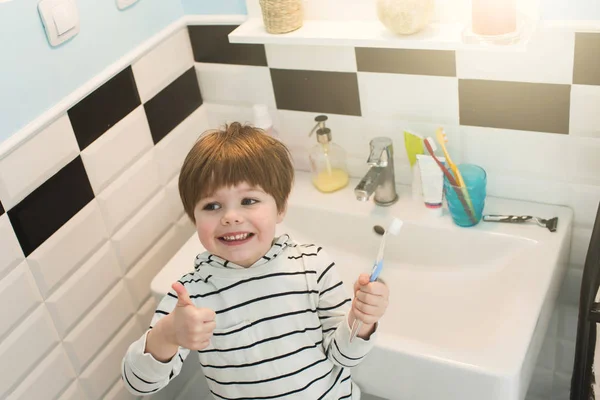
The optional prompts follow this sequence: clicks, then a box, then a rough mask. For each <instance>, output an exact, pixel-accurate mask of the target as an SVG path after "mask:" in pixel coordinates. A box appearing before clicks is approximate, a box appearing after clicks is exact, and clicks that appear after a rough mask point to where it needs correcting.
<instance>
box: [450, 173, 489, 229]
mask: <svg viewBox="0 0 600 400" xmlns="http://www.w3.org/2000/svg"><path fill="white" fill-rule="evenodd" d="M458 170H459V171H460V174H461V175H462V178H463V180H464V182H465V186H466V187H465V188H461V187H460V186H454V185H452V184H450V182H449V181H448V179H447V178H446V177H444V195H445V196H446V202H447V203H448V210H449V211H450V215H451V216H452V220H453V221H454V223H455V224H456V225H458V226H464V227H468V226H473V225H477V224H478V223H479V221H481V215H482V214H483V207H484V206H485V196H486V186H487V174H486V173H485V170H484V169H483V168H481V167H479V166H477V165H474V164H460V165H459V166H458ZM457 183H458V181H457Z"/></svg>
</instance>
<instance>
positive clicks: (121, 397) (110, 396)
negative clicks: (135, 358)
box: [102, 379, 139, 400]
mask: <svg viewBox="0 0 600 400" xmlns="http://www.w3.org/2000/svg"><path fill="white" fill-rule="evenodd" d="M133 399H139V397H138V396H134V395H132V394H131V393H129V392H128V391H127V388H125V384H124V383H123V380H121V379H119V380H118V381H117V383H115V385H114V386H113V387H112V388H111V389H110V390H109V391H108V393H106V394H105V395H104V396H103V397H102V400H133Z"/></svg>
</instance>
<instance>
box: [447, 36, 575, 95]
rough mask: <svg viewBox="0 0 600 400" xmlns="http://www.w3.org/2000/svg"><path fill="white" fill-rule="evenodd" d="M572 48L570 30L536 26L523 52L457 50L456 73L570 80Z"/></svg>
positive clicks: (500, 78)
mask: <svg viewBox="0 0 600 400" xmlns="http://www.w3.org/2000/svg"><path fill="white" fill-rule="evenodd" d="M574 52H575V34H574V33H573V32H567V31H562V32H561V31H547V30H546V31H544V30H541V29H540V30H538V31H537V32H536V33H535V34H534V36H533V37H532V38H531V41H530V43H529V44H528V47H527V51H524V52H523V51H518V52H493V51H474V50H458V51H457V52H456V74H457V76H458V77H459V78H462V79H488V80H498V81H517V82H540V83H567V84H570V83H571V82H573V55H574Z"/></svg>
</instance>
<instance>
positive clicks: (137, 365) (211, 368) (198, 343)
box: [122, 123, 388, 400]
mask: <svg viewBox="0 0 600 400" xmlns="http://www.w3.org/2000/svg"><path fill="white" fill-rule="evenodd" d="M293 180H294V170H293V167H292V162H291V160H290V154H289V151H288V149H287V148H286V147H285V146H284V145H283V144H282V143H281V142H279V141H278V140H276V139H273V138H271V137H270V136H268V135H266V134H265V133H264V132H263V131H261V130H259V129H256V128H253V127H250V126H242V125H241V124H239V123H232V124H231V125H229V126H226V127H225V129H224V130H221V131H210V132H207V133H205V134H204V135H202V137H201V138H200V139H199V140H198V141H197V142H196V144H195V145H194V146H193V148H192V149H191V151H190V152H189V154H188V155H187V157H186V159H185V161H184V163H183V166H182V168H181V174H180V176H179V192H180V195H181V200H182V202H183V206H184V209H185V211H186V213H187V215H188V216H189V217H190V219H191V220H192V221H193V222H194V223H195V225H196V230H197V232H198V237H199V239H200V242H201V243H202V245H203V246H204V247H205V249H206V252H205V253H202V254H200V255H198V256H197V257H196V260H195V269H194V272H191V273H189V274H186V275H184V276H183V277H182V278H181V279H180V280H179V281H177V282H175V283H174V284H173V285H172V289H173V290H172V291H171V292H169V293H168V294H167V295H166V296H165V297H164V298H163V299H162V301H161V302H160V304H159V305H158V308H157V310H156V313H155V314H154V317H153V318H152V323H151V327H150V329H149V330H148V331H147V332H146V333H145V334H144V335H143V336H142V337H141V338H140V339H139V340H137V341H136V342H134V343H133V344H132V345H131V346H130V347H129V350H128V351H127V354H126V355H125V357H124V359H123V368H122V375H123V380H124V382H125V384H126V386H127V388H128V389H129V391H130V392H131V393H133V394H134V395H149V394H152V393H155V392H157V391H158V390H160V389H161V388H163V387H165V386H166V385H167V384H168V383H169V381H170V380H171V379H173V378H174V377H175V376H176V375H177V374H178V373H179V372H180V371H181V367H182V365H183V361H184V360H185V358H186V357H187V356H188V355H189V354H190V352H191V351H193V352H195V353H196V356H197V357H198V358H199V361H200V364H201V365H202V369H203V372H204V375H205V376H206V379H207V381H208V385H209V388H210V391H211V393H212V395H213V396H214V397H215V398H216V399H236V400H237V399H303V400H316V399H352V400H356V399H359V398H360V390H359V389H358V387H357V386H356V385H355V384H353V383H352V380H351V376H350V367H353V366H355V365H357V364H358V363H359V362H360V361H361V360H362V359H363V357H364V356H365V355H366V354H367V353H368V352H369V350H370V349H371V348H372V347H373V341H374V335H373V334H374V332H375V328H376V323H377V321H378V320H379V319H380V318H381V316H382V315H383V313H384V312H385V309H386V307H387V303H388V289H387V287H386V286H385V284H383V283H381V282H371V283H369V276H368V275H367V274H362V275H360V277H359V279H358V281H357V282H356V283H355V284H354V295H355V296H354V301H351V300H350V299H349V298H348V297H347V295H346V293H345V292H344V290H343V285H342V281H341V280H340V278H339V276H338V274H337V272H336V266H335V263H334V262H333V261H332V260H331V259H330V258H329V257H328V256H327V254H326V253H325V251H324V250H323V249H322V248H321V247H319V246H316V245H313V244H303V245H300V244H298V243H296V242H294V241H293V240H292V239H291V238H290V237H289V236H288V235H282V236H279V237H275V226H276V225H277V224H278V223H280V222H281V221H282V220H283V217H284V215H285V212H286V205H287V199H288V196H289V194H290V191H291V188H292V183H293ZM355 319H358V320H360V321H363V325H362V328H361V329H360V331H359V332H358V337H357V338H355V339H354V340H352V342H350V332H351V331H350V327H351V326H352V324H353V322H354V320H355Z"/></svg>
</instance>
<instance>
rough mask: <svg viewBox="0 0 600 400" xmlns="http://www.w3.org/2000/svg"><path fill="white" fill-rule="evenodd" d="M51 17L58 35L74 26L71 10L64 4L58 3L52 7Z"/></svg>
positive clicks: (74, 21) (75, 21)
mask: <svg viewBox="0 0 600 400" xmlns="http://www.w3.org/2000/svg"><path fill="white" fill-rule="evenodd" d="M52 19H54V26H55V27H56V31H57V33H58V35H59V36H60V35H62V34H64V33H65V32H67V31H69V30H70V29H73V28H75V25H76V23H77V20H76V18H74V17H73V14H71V10H70V9H69V7H68V6H67V5H65V4H59V5H58V6H56V7H54V8H53V9H52Z"/></svg>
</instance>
